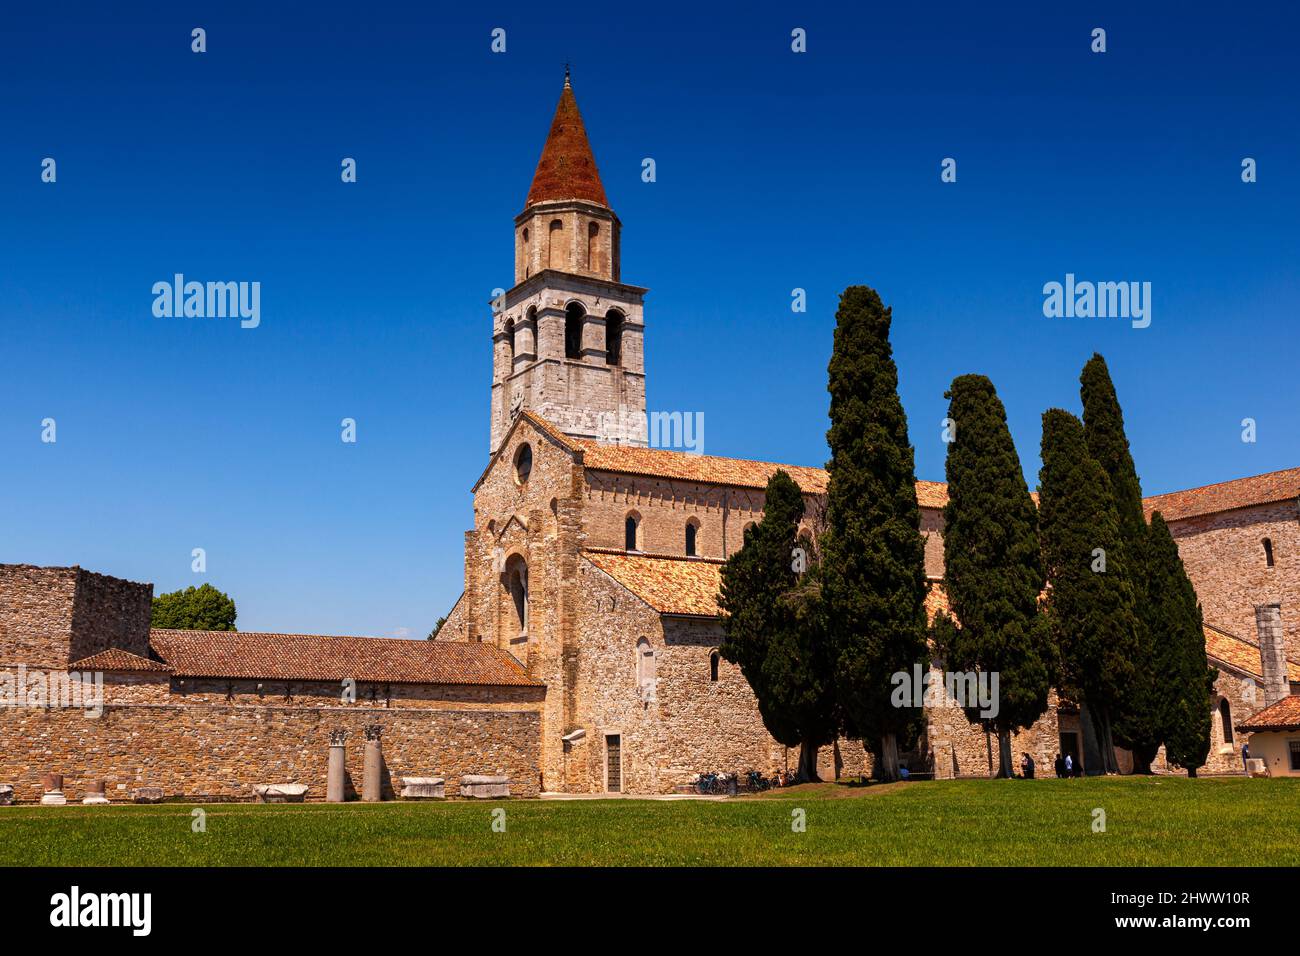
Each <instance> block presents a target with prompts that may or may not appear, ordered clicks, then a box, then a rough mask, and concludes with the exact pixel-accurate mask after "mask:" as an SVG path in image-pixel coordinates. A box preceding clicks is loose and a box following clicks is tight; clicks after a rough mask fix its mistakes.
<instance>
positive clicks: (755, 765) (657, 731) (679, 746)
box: [564, 562, 831, 793]
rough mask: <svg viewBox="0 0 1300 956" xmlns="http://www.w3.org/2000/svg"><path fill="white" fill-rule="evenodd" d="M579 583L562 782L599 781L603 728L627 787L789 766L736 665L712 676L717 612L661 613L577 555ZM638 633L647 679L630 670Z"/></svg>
mask: <svg viewBox="0 0 1300 956" xmlns="http://www.w3.org/2000/svg"><path fill="white" fill-rule="evenodd" d="M579 585H580V587H579V590H580V592H581V594H582V599H581V601H580V604H579V610H578V634H577V647H578V652H579V661H580V663H579V671H578V694H577V696H578V700H579V702H580V703H579V707H578V725H579V727H580V728H581V729H583V730H584V731H585V732H586V736H585V737H584V739H583V740H582V741H580V742H578V743H575V744H572V745H569V746H567V747H566V748H565V768H564V779H565V783H566V786H567V787H568V788H570V789H573V790H577V791H587V792H602V791H604V790H605V788H606V753H607V744H606V738H607V737H608V736H609V735H618V736H619V738H620V741H621V751H622V766H623V774H622V775H623V789H624V790H625V791H629V792H635V793H670V792H672V791H674V790H676V789H678V788H681V787H684V786H686V785H687V784H688V783H689V782H690V779H691V777H692V776H694V775H695V774H696V773H699V772H701V771H715V772H726V773H738V774H744V773H745V772H746V771H748V770H759V771H762V772H763V773H766V774H770V773H773V772H775V771H777V770H780V769H784V768H786V767H787V766H788V767H790V768H791V769H793V767H794V765H795V764H796V763H797V753H795V752H793V751H791V752H790V753H789V754H787V751H786V748H785V747H783V746H782V745H781V744H779V743H777V741H775V740H774V739H773V738H772V736H771V735H770V734H769V733H768V732H767V729H766V728H765V727H764V726H763V721H762V718H761V717H760V716H759V712H758V703H757V701H756V700H755V699H754V694H753V692H752V691H751V690H750V687H749V683H748V682H747V681H746V680H745V677H744V675H743V674H741V672H740V668H738V667H736V666H734V665H732V664H729V663H727V662H726V661H725V660H719V661H718V679H717V680H716V681H714V680H712V669H711V660H710V658H711V656H712V654H713V653H714V651H715V650H716V649H717V647H718V644H719V643H720V642H721V640H722V629H721V626H720V625H719V624H718V623H717V622H716V621H711V620H695V619H689V618H672V617H667V618H665V617H661V616H660V615H659V614H658V613H656V612H655V611H653V610H651V609H650V608H649V607H647V606H646V605H645V604H643V603H642V602H641V601H640V600H638V599H637V598H635V597H634V596H632V595H631V594H630V593H628V592H627V591H626V590H624V589H623V588H622V587H621V586H619V585H618V584H617V583H616V582H614V581H613V580H612V579H610V578H609V577H608V576H607V575H606V574H604V572H602V571H599V570H598V569H596V568H595V567H593V566H592V565H590V564H587V563H586V562H584V563H583V564H582V566H581V568H580V571H579ZM642 639H644V640H645V641H646V648H647V649H648V650H649V652H650V653H651V654H652V658H650V661H651V663H649V664H643V668H645V669H643V671H642V673H641V675H640V678H645V677H646V676H647V673H652V674H653V679H652V680H651V681H649V683H648V686H645V685H646V682H645V681H643V680H641V679H639V676H638V669H637V662H638V653H639V651H638V641H640V640H642ZM643 686H644V688H645V689H642V688H643ZM825 751H826V752H825V754H824V756H825V757H826V758H827V759H828V760H829V758H830V752H831V751H830V748H825Z"/></svg>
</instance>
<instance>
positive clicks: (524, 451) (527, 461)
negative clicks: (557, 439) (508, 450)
mask: <svg viewBox="0 0 1300 956" xmlns="http://www.w3.org/2000/svg"><path fill="white" fill-rule="evenodd" d="M532 473H533V449H532V446H531V445H529V444H528V443H527V442H525V443H524V444H522V445H520V446H519V449H518V450H517V451H516V452H515V480H516V481H517V482H519V484H521V485H522V484H524V483H525V482H526V481H528V476H529V475H531V474H532Z"/></svg>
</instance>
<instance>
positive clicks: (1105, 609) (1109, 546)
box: [1038, 408, 1137, 773]
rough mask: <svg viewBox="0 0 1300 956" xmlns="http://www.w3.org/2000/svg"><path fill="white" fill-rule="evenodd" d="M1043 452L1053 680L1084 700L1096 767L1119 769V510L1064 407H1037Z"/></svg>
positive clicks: (1123, 671) (1127, 646) (1130, 634)
mask: <svg viewBox="0 0 1300 956" xmlns="http://www.w3.org/2000/svg"><path fill="white" fill-rule="evenodd" d="M1042 460H1043V467H1042V470H1041V471H1040V472H1039V489H1038V493H1039V511H1038V527H1039V535H1040V537H1041V540H1042V546H1043V565H1044V571H1046V573H1047V580H1048V582H1049V584H1050V588H1049V590H1048V595H1047V613H1048V619H1049V621H1050V623H1051V626H1052V631H1053V635H1054V637H1055V640H1056V644H1057V647H1058V648H1059V649H1060V678H1059V683H1058V686H1060V687H1061V688H1062V690H1064V691H1065V692H1066V693H1069V694H1071V695H1072V696H1075V697H1076V698H1081V699H1082V701H1083V702H1085V703H1086V704H1087V705H1088V711H1089V713H1090V714H1091V718H1092V723H1093V727H1094V728H1095V730H1096V732H1097V741H1098V744H1099V745H1100V749H1101V758H1102V770H1103V771H1104V772H1105V773H1118V772H1119V767H1118V765H1117V764H1116V761H1115V747H1114V733H1113V728H1112V724H1113V715H1114V714H1115V713H1116V711H1117V710H1118V709H1119V708H1120V706H1121V705H1122V702H1123V699H1124V695H1125V694H1126V693H1127V692H1128V690H1129V686H1130V685H1131V683H1132V679H1133V658H1134V654H1135V652H1136V649H1137V634H1136V626H1137V625H1136V611H1135V608H1134V603H1133V602H1134V598H1133V588H1132V586H1131V584H1130V582H1129V581H1128V579H1127V578H1126V577H1125V576H1124V575H1122V574H1113V573H1110V570H1109V567H1110V560H1111V556H1113V555H1122V552H1123V539H1122V537H1121V534H1120V527H1119V516H1118V515H1117V514H1116V511H1115V501H1114V498H1113V496H1112V495H1111V491H1110V481H1109V479H1107V477H1106V472H1105V470H1104V469H1103V468H1102V467H1101V465H1100V464H1098V463H1097V461H1096V459H1094V458H1093V457H1092V456H1091V455H1090V454H1089V452H1088V443H1087V439H1086V437H1085V436H1084V430H1083V424H1082V423H1081V422H1080V421H1079V420H1078V419H1077V418H1075V417H1074V416H1073V415H1071V414H1070V413H1069V412H1066V411H1063V410H1062V409H1059V408H1050V409H1048V410H1047V411H1046V412H1044V413H1043V445H1042Z"/></svg>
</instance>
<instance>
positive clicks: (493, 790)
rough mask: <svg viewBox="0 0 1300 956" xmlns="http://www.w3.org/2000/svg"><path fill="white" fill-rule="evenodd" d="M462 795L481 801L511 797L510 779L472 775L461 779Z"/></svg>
mask: <svg viewBox="0 0 1300 956" xmlns="http://www.w3.org/2000/svg"><path fill="white" fill-rule="evenodd" d="M460 795H461V796H462V797H475V798H477V799H480V800H494V799H496V798H498V797H508V796H510V778H509V777H491V776H487V775H485V774H479V773H472V774H467V775H466V776H464V777H461V778H460Z"/></svg>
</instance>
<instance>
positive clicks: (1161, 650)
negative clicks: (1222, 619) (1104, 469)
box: [1147, 511, 1219, 777]
mask: <svg viewBox="0 0 1300 956" xmlns="http://www.w3.org/2000/svg"><path fill="white" fill-rule="evenodd" d="M1148 541H1149V546H1148V548H1147V554H1148V560H1149V569H1150V573H1149V576H1148V579H1147V588H1148V594H1150V595H1151V598H1152V601H1153V611H1154V612H1155V614H1156V615H1157V616H1158V619H1159V620H1160V621H1161V622H1162V625H1163V626H1162V628H1161V632H1160V633H1161V640H1160V641H1159V643H1158V644H1157V646H1156V652H1157V653H1156V665H1157V667H1158V669H1159V670H1160V673H1161V675H1162V677H1163V680H1162V682H1161V685H1160V687H1161V691H1162V694H1161V706H1162V710H1163V713H1164V718H1165V726H1166V731H1165V757H1166V758H1167V759H1168V761H1169V763H1171V764H1173V765H1174V766H1177V767H1182V768H1184V769H1185V770H1186V771H1187V774H1188V776H1190V777H1194V776H1196V770H1197V768H1198V767H1202V766H1204V765H1205V758H1206V755H1208V754H1209V752H1210V721H1211V701H1212V696H1213V693H1214V681H1215V678H1217V677H1218V676H1219V672H1218V671H1217V670H1215V669H1214V668H1212V667H1210V666H1209V665H1208V664H1207V663H1206V657H1205V628H1204V626H1203V621H1202V617H1201V605H1200V602H1199V601H1197V599H1196V589H1195V588H1194V587H1192V582H1191V579H1190V578H1188V577H1187V570H1186V568H1184V567H1183V561H1182V558H1180V557H1179V556H1178V545H1177V544H1175V543H1174V538H1173V535H1171V534H1170V533H1169V526H1168V525H1167V524H1165V519H1164V517H1163V516H1162V515H1161V514H1160V512H1158V511H1157V512H1155V513H1154V514H1152V515H1151V529H1150V532H1149V534H1148Z"/></svg>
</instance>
